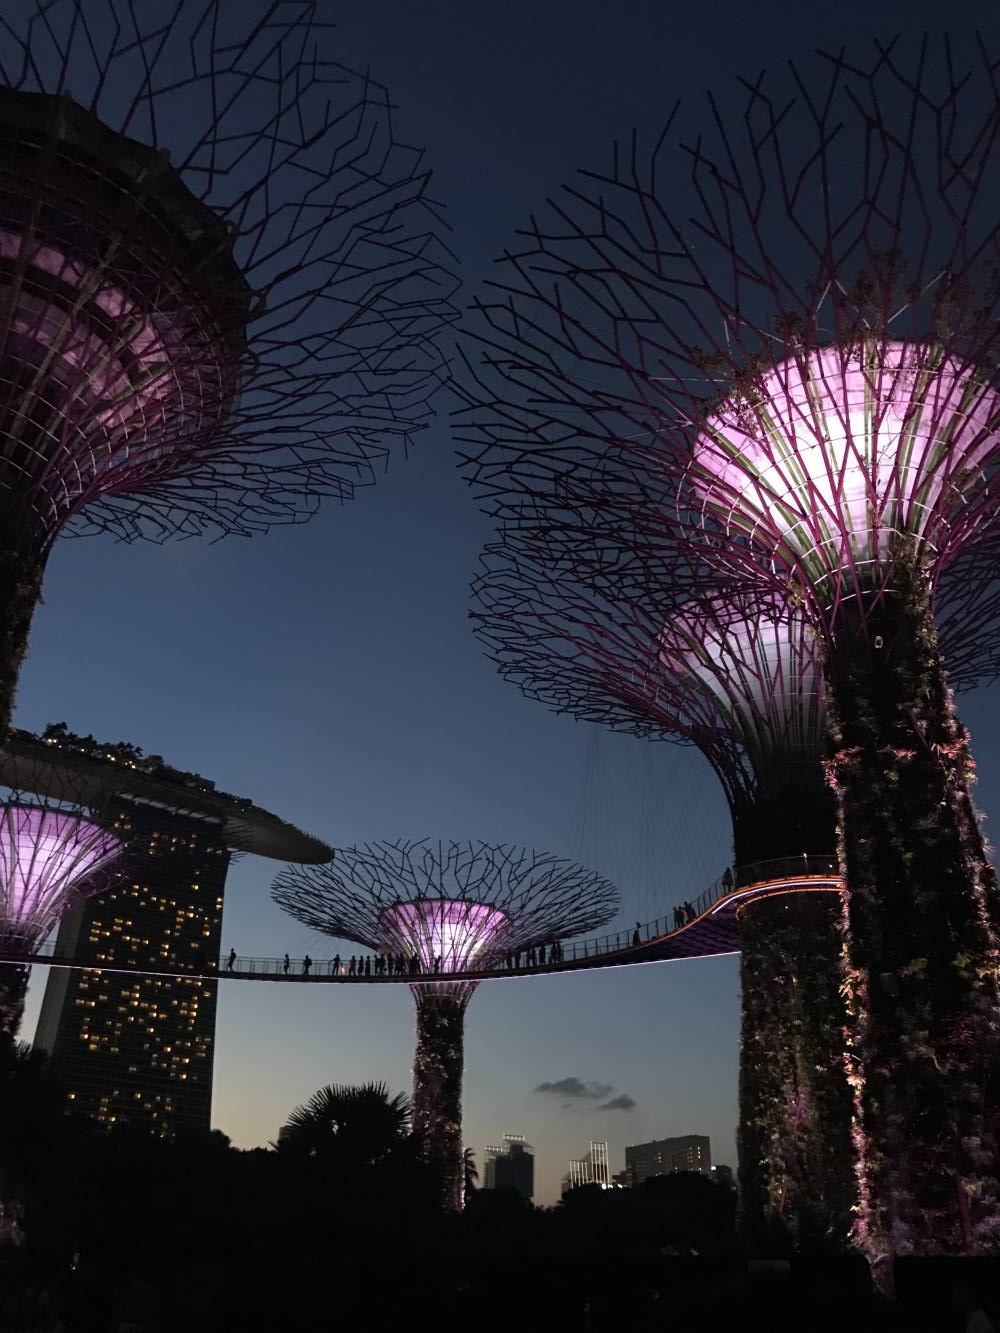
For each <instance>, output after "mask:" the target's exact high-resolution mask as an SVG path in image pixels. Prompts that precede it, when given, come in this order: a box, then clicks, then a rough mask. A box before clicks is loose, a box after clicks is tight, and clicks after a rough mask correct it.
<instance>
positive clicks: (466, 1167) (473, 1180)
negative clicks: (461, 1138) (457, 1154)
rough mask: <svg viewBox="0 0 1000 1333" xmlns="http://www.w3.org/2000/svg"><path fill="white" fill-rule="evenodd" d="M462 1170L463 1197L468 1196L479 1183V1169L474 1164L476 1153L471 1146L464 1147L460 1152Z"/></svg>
mask: <svg viewBox="0 0 1000 1333" xmlns="http://www.w3.org/2000/svg"><path fill="white" fill-rule="evenodd" d="M462 1171H463V1172H464V1174H465V1197H466V1198H468V1197H469V1195H470V1194H471V1193H472V1191H473V1190H474V1189H475V1188H476V1186H477V1185H478V1184H479V1170H478V1168H477V1166H476V1154H475V1150H474V1149H473V1148H466V1150H465V1152H463V1154H462Z"/></svg>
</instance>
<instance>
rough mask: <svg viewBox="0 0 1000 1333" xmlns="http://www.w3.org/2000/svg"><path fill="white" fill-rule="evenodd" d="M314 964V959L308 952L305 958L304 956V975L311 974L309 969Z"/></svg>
mask: <svg viewBox="0 0 1000 1333" xmlns="http://www.w3.org/2000/svg"><path fill="white" fill-rule="evenodd" d="M312 965H313V960H312V959H311V958H310V957H309V955H308V954H306V956H305V958H303V960H302V974H303V976H306V977H307V976H308V975H309V969H310V968H311V967H312Z"/></svg>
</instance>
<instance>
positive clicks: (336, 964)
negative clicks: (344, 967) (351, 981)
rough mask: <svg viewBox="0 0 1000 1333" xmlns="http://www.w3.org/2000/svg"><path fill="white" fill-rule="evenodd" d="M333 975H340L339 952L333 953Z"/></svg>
mask: <svg viewBox="0 0 1000 1333" xmlns="http://www.w3.org/2000/svg"><path fill="white" fill-rule="evenodd" d="M333 975H334V976H335V977H339V976H340V954H339V953H335V954H334V955H333Z"/></svg>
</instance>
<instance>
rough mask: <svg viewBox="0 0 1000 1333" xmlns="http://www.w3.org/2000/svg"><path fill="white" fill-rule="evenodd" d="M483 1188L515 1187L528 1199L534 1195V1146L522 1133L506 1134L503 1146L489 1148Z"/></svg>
mask: <svg viewBox="0 0 1000 1333" xmlns="http://www.w3.org/2000/svg"><path fill="white" fill-rule="evenodd" d="M483 1188H484V1189H488V1190H504V1189H507V1190H514V1192H515V1193H516V1194H519V1195H520V1196H521V1198H522V1199H525V1200H526V1201H527V1202H528V1203H530V1202H531V1200H532V1199H533V1198H534V1195H535V1150H534V1148H533V1147H532V1146H531V1144H530V1143H525V1141H524V1135H523V1134H505V1135H504V1136H503V1146H502V1147H500V1146H499V1145H493V1146H490V1147H488V1148H487V1149H486V1156H485V1158H484V1159H483Z"/></svg>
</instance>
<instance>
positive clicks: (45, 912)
mask: <svg viewBox="0 0 1000 1333" xmlns="http://www.w3.org/2000/svg"><path fill="white" fill-rule="evenodd" d="M123 850H124V847H123V843H122V841H121V839H120V838H118V837H117V836H116V835H115V833H114V832H113V831H112V830H111V829H109V828H108V827H106V826H105V825H104V824H102V823H101V822H99V821H98V820H95V819H93V818H91V817H89V816H88V815H87V814H86V812H84V811H81V810H76V811H74V810H73V809H72V808H69V809H66V808H62V807H60V806H48V805H46V804H45V803H44V802H37V803H34V804H28V803H26V802H25V801H23V800H10V801H7V802H6V803H4V804H2V805H0V942H2V946H3V950H4V952H5V953H8V954H9V953H14V954H21V953H23V954H25V955H29V956H30V955H31V954H33V953H34V952H35V951H36V949H37V948H38V946H39V945H40V944H41V943H42V941H43V940H44V939H45V937H46V936H47V935H48V934H49V932H50V931H51V930H52V929H53V928H54V927H55V926H56V925H58V923H59V922H60V921H61V920H62V918H63V917H64V916H65V915H66V914H67V913H68V912H70V911H72V910H73V908H74V907H76V905H77V904H78V903H80V902H83V901H84V899H86V898H89V897H90V896H91V895H92V894H94V893H99V892H100V891H101V890H102V889H103V888H105V887H106V886H107V884H108V882H109V879H108V873H107V872H108V871H109V870H111V868H112V867H113V866H114V863H115V862H116V861H117V860H118V858H119V857H120V856H121V853H122V851H123ZM27 986H28V966H27V965H26V964H25V965H21V964H19V963H4V964H0V1034H2V1036H3V1037H4V1038H7V1039H13V1038H14V1037H15V1036H16V1035H17V1030H18V1027H19V1025H20V1022H21V1015H22V1013H23V1011H24V997H25V992H26V991H27Z"/></svg>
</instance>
